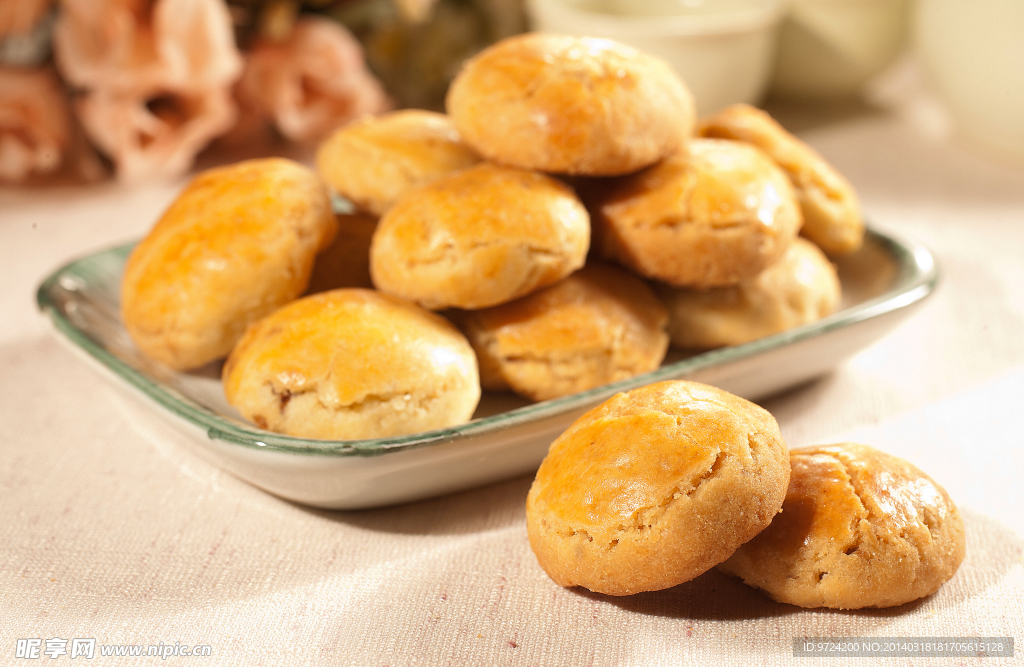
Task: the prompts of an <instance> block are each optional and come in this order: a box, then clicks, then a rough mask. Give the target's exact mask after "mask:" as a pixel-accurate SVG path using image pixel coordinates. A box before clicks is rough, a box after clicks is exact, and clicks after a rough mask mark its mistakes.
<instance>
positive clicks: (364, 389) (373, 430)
mask: <svg viewBox="0 0 1024 667" xmlns="http://www.w3.org/2000/svg"><path fill="white" fill-rule="evenodd" d="M223 377H224V393H225V395H226V396H227V399H228V402H229V403H231V405H234V406H235V407H236V408H238V410H239V412H241V413H242V415H243V416H245V418H246V419H248V420H250V421H252V422H253V423H255V424H256V425H257V426H259V427H260V428H264V429H269V430H271V431H277V432H279V433H286V434H289V435H295V436H300V437H303V438H318V439H326V440H358V439H365V438H380V437H386V436H393V435H403V434H408V433H416V432H419V431H427V430H430V429H435V428H442V427H446V426H453V425H455V424H461V423H463V422H465V421H467V420H468V419H469V418H470V417H471V416H472V414H473V411H474V410H475V409H476V404H477V402H478V400H479V399H480V379H479V375H478V373H477V364H476V357H475V356H474V354H473V349H472V348H471V347H470V346H469V343H468V342H467V341H466V339H465V337H464V336H463V335H462V334H461V333H459V331H458V329H456V328H455V327H454V326H452V325H451V324H450V323H449V322H448V321H447V320H445V319H444V318H442V317H440V316H439V315H435V314H433V313H431V312H429V311H426V310H423V309H422V308H420V307H418V306H416V305H415V304H412V303H409V302H407V301H403V300H402V299H398V298H396V297H392V296H387V295H384V294H380V293H378V292H374V291H372V290H365V289H339V290H333V291H330V292H321V293H320V294H314V295H312V296H307V297H304V298H302V299H299V300H297V301H294V302H292V303H290V304H288V305H287V306H285V307H284V308H281V309H280V310H278V311H276V312H274V313H272V314H271V315H268V316H267V317H265V318H263V319H262V320H260V321H259V322H257V323H256V324H254V325H253V326H251V327H250V328H249V329H248V331H246V333H245V336H244V337H243V338H242V340H240V341H239V342H238V345H237V346H236V347H235V349H234V350H232V351H231V354H230V356H229V357H228V360H227V363H226V364H225V365H224V374H223Z"/></svg>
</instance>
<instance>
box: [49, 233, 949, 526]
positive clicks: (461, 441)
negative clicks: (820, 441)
mask: <svg viewBox="0 0 1024 667" xmlns="http://www.w3.org/2000/svg"><path fill="white" fill-rule="evenodd" d="M130 250H131V246H130V245H128V246H122V247H118V248H112V249H109V250H105V251H102V252H99V253H96V254H94V255H90V256H88V257H84V258H82V259H79V260H77V261H74V262H72V263H70V264H68V265H67V266H64V267H62V268H61V269H59V270H57V271H56V272H54V273H53V274H52V275H51V276H49V277H48V278H47V279H46V280H45V281H44V282H43V284H42V285H41V286H40V287H39V291H38V293H37V301H38V304H39V308H40V310H41V311H42V312H43V313H45V314H46V315H47V316H48V318H49V321H50V322H51V324H52V325H53V327H54V329H55V330H56V332H57V333H58V336H59V338H61V339H62V340H63V341H65V342H66V343H68V344H69V345H70V346H71V348H72V349H74V350H76V351H77V352H80V353H82V356H83V358H85V359H87V360H89V361H92V362H95V363H94V365H95V366H97V367H98V368H100V369H102V370H103V371H105V372H106V373H107V375H108V376H110V377H112V378H114V379H115V381H116V382H117V383H118V384H120V385H122V386H124V387H128V388H131V389H133V390H135V392H136V393H140V394H141V396H142V398H143V400H144V401H145V402H146V403H148V404H149V405H151V406H152V407H153V408H154V409H155V410H156V411H157V413H159V414H161V415H163V416H164V417H167V418H168V419H169V421H170V423H172V424H173V425H175V426H176V427H177V428H178V429H179V430H181V431H183V432H184V433H185V434H187V435H188V436H190V437H191V438H192V439H194V441H195V442H196V443H197V444H198V445H199V446H200V447H201V448H202V449H203V450H204V451H205V453H206V454H208V455H209V457H211V458H213V459H214V460H216V461H217V462H218V463H219V464H220V465H222V466H223V467H224V468H225V469H226V470H227V471H229V472H231V473H232V474H234V475H236V476H238V477H240V478H241V479H243V480H246V481H248V482H250V483H251V484H254V485H256V486H258V487H260V488H263V489H265V490H267V491H269V492H270V493H273V494H276V495H278V496H281V497H283V498H287V499H289V500H293V501H295V502H299V503H303V504H306V505H313V506H316V507H325V508H333V509H357V508H366V507H377V506H381V505H389V504H394V503H401V502H406V501H411V500H418V499H421V498H427V497H430V496H436V495H440V494H443V493H448V492H451V491H456V490H459V489H464V488H468V487H471V486H476V485H480V484H486V483H489V482H494V481H497V480H500V479H505V478H509V477H513V476H516V475H522V474H526V473H529V472H532V471H533V470H535V469H536V467H537V466H538V465H539V464H540V461H541V459H543V457H544V455H545V453H546V452H547V448H548V445H549V444H550V443H551V441H552V440H554V438H555V437H556V436H557V435H558V434H559V433H561V432H562V431H563V430H565V428H566V427H568V426H569V424H570V423H572V421H573V420H575V419H576V418H577V417H578V416H579V415H581V414H583V413H584V412H585V411H587V410H589V409H590V408H592V407H594V406H595V405H597V404H598V403H600V402H601V401H604V400H605V399H607V398H608V397H609V396H611V395H612V394H614V393H616V392H618V391H624V390H628V389H632V388H634V387H639V386H642V385H645V384H649V383H651V382H655V381H659V380H668V379H676V378H686V379H690V380H698V381H700V382H706V383H708V384H712V385H716V386H718V387H721V388H723V389H726V390H728V391H731V392H733V393H735V394H739V395H740V396H743V397H746V398H748V399H751V400H757V399H759V398H762V397H765V396H767V395H769V394H771V393H774V392H778V391H780V390H783V389H786V388H788V387H791V386H794V385H796V384H799V383H801V382H805V381H807V380H810V379H812V378H814V377H817V376H819V375H821V374H823V373H826V372H827V371H829V370H831V369H832V368H834V367H835V366H837V365H838V364H840V363H842V362H843V361H844V360H845V359H847V358H848V357H850V356H851V355H853V354H854V353H855V352H857V351H859V350H861V349H863V348H864V347H866V346H867V345H869V344H870V343H872V342H874V341H875V340H877V339H878V338H880V337H881V336H883V335H884V334H885V333H887V332H888V331H889V330H890V329H892V328H893V327H894V326H895V325H896V324H897V323H898V322H899V321H901V320H902V319H903V318H905V317H906V316H907V315H909V314H910V313H911V312H912V311H913V310H914V309H915V307H916V306H918V305H920V304H921V302H922V301H923V300H924V299H925V298H926V297H927V296H928V295H929V294H930V293H931V292H932V291H933V290H934V288H935V286H936V284H937V281H938V271H937V267H936V265H935V262H934V259H933V257H932V255H931V254H930V253H929V252H928V250H927V249H925V248H924V247H922V246H921V245H919V244H917V243H914V242H912V241H908V240H905V239H899V238H896V237H894V236H891V235H889V234H884V233H881V232H878V231H869V233H868V235H867V239H866V242H865V244H864V247H863V248H862V249H861V250H860V251H858V252H857V253H855V254H853V255H851V256H848V257H844V258H842V259H841V260H840V261H839V262H838V267H839V275H840V280H841V281H842V284H843V289H844V303H843V308H842V310H840V311H839V312H837V313H835V314H833V315H831V316H829V317H826V318H824V319H822V320H819V321H817V322H814V323H812V324H808V325H805V326H801V327H798V328H795V329H791V330H789V331H786V332H784V333H781V334H777V335H774V336H769V337H767V338H762V339H760V340H757V341H754V342H752V343H748V344H745V345H738V346H734V347H728V348H721V349H718V350H713V351H711V352H706V353H703V354H698V355H695V356H689V357H686V358H680V357H679V355H676V356H675V357H671V358H670V359H669V360H667V361H666V362H665V363H664V364H663V365H662V366H661V368H659V369H658V370H656V371H653V372H651V373H647V374H644V375H641V376H638V377H635V378H631V379H629V380H623V381H620V382H616V383H614V384H610V385H607V386H604V387H600V388H597V389H593V390H590V391H586V392H582V393H579V394H574V395H572V396H566V397H563V398H558V399H554V400H550V401H544V402H542V403H533V404H527V403H526V402H525V401H523V400H522V399H518V398H515V397H513V396H511V395H506V394H485V396H484V398H483V399H482V400H481V404H480V408H479V409H478V410H477V414H476V415H475V417H474V419H473V420H472V421H470V422H469V423H467V424H464V425H461V426H456V427H454V428H447V429H441V430H436V431H429V432H426V433H420V434H416V435H411V436H402V437H391V438H380V439H376V440H356V441H322V440H307V439H303V438H294V437H289V436H284V435H279V434H276V433H270V432H267V431H261V430H259V429H257V428H255V427H254V426H252V425H250V424H247V423H245V422H244V421H243V420H242V419H241V418H240V417H239V415H238V413H237V412H236V411H235V410H234V409H233V408H232V407H231V406H229V405H228V404H227V402H226V401H225V400H224V396H223V393H222V391H221V386H220V381H219V368H216V367H210V368H206V369H202V370H200V371H198V372H192V373H176V372H174V371H171V370H169V369H167V368H165V367H163V366H160V365H159V364H156V363H154V362H152V361H150V360H149V359H147V358H146V357H144V356H143V355H142V354H141V353H140V352H139V351H138V350H137V349H136V348H135V346H134V345H133V344H132V341H131V339H130V338H129V337H128V334H127V333H126V332H125V330H124V327H123V326H122V325H121V321H120V316H119V303H118V302H119V297H118V293H119V286H120V282H121V271H122V268H123V265H124V262H125V259H126V258H127V256H128V253H129V252H130Z"/></svg>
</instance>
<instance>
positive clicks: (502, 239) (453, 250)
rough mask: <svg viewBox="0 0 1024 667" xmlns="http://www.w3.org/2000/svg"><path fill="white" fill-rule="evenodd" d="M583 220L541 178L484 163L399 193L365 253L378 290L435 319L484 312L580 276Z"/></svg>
mask: <svg viewBox="0 0 1024 667" xmlns="http://www.w3.org/2000/svg"><path fill="white" fill-rule="evenodd" d="M589 247H590V218H589V216H588V214H587V211H586V209H585V208H584V207H583V204H581V203H580V201H579V200H578V199H577V198H576V195H575V193H574V192H573V191H572V189H571V188H569V187H568V186H567V185H565V184H564V183H562V182H560V181H558V180H556V179H554V178H551V177H550V176H546V175H544V174H541V173H538V172H534V171H528V170H524V169H516V168H512V167H503V166H499V165H494V164H490V163H483V164H479V165H475V166H473V167H469V168H468V169H464V170H462V171H458V172H455V173H452V174H449V175H448V176H445V177H442V178H440V179H438V180H436V181H434V182H432V183H430V184H428V185H425V186H422V187H420V188H416V189H414V190H411V191H410V192H408V193H406V194H405V195H404V196H403V197H401V198H400V199H399V200H398V202H396V203H395V205H394V206H392V207H391V208H390V209H389V210H388V212H387V213H385V214H384V216H383V217H382V218H381V219H380V221H379V222H378V224H377V229H376V231H375V232H374V234H373V241H372V242H371V244H370V274H371V276H372V277H373V283H374V285H375V286H376V287H377V289H379V290H381V291H383V292H388V293H390V294H395V295H398V296H401V297H403V298H405V299H409V300H410V301H415V302H416V303H419V304H420V305H422V306H424V307H425V308H430V309H432V310H435V309H442V308H466V309H476V308H486V307H488V306H494V305H497V304H499V303H504V302H506V301H511V300H513V299H516V298H518V297H521V296H524V295H526V294H529V293H530V292H532V291H534V290H536V289H539V288H541V287H544V286H546V285H550V284H552V283H554V282H557V281H558V280H561V279H562V278H565V277H566V276H568V275H569V274H570V273H572V272H573V271H575V270H576V269H579V268H580V267H582V266H583V263H584V261H585V260H586V255H587V250H588V249H589Z"/></svg>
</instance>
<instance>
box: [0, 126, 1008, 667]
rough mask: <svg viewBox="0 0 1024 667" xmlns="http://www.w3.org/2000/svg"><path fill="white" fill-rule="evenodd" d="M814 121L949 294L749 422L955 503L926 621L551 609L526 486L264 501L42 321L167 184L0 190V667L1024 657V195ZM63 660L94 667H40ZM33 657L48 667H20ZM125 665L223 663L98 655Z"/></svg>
mask: <svg viewBox="0 0 1024 667" xmlns="http://www.w3.org/2000/svg"><path fill="white" fill-rule="evenodd" d="M812 120H814V122H813V123H810V122H808V123H804V124H802V125H801V124H796V123H792V124H791V123H789V122H785V121H784V124H785V125H787V126H792V127H794V128H796V129H798V131H799V132H800V133H801V135H802V136H804V137H806V138H807V140H808V141H809V142H811V143H812V145H814V146H815V147H816V148H818V149H819V150H820V151H821V152H822V153H823V154H825V155H826V157H828V158H829V159H830V160H832V161H833V162H834V163H835V164H836V166H837V167H838V168H839V169H840V170H841V171H843V172H844V173H845V174H846V175H847V176H848V177H849V179H850V180H851V182H853V183H854V184H855V185H856V187H857V188H858V190H859V192H860V195H861V198H862V200H863V202H864V206H865V210H866V211H867V213H868V216H869V221H870V222H871V223H872V224H876V225H878V226H882V227H884V228H886V229H887V230H891V231H893V232H896V233H901V234H906V235H908V236H911V237H913V238H915V239H918V240H920V241H922V242H923V243H925V245H927V246H928V247H929V248H930V249H931V250H932V251H933V252H934V254H935V255H936V256H937V258H938V260H939V266H940V268H941V271H942V281H941V284H940V286H939V288H938V290H937V292H936V293H935V294H934V295H933V296H932V297H930V298H929V299H928V300H927V301H926V302H925V304H924V305H923V306H922V307H921V309H920V310H918V311H917V312H916V313H915V314H914V315H913V316H912V317H911V318H910V319H909V320H907V321H906V322H905V323H904V324H902V325H901V326H900V327H899V328H897V329H895V330H894V331H892V332H891V333H890V334H888V335H887V336H886V337H885V338H884V339H882V340H881V341H879V342H878V343H876V344H874V345H872V346H871V347H869V348H868V349H866V350H864V351H863V352H861V353H859V354H857V355H856V356H855V357H853V358H852V359H850V360H849V361H847V362H845V363H843V364H841V365H840V366H839V367H838V368H837V369H836V370H835V371H834V372H832V373H830V374H828V375H826V376H824V377H823V378H821V379H819V380H816V381H814V382H811V383H808V384H806V385H804V386H801V387H797V388H794V389H791V390H789V391H786V392H784V393H782V394H780V395H778V396H774V397H771V398H770V399H768V400H765V401H763V402H762V403H763V405H764V406H765V407H766V408H767V409H769V410H770V411H771V412H772V413H773V414H774V415H775V416H776V418H777V419H778V421H779V423H780V426H781V429H782V433H783V436H784V437H785V439H786V440H787V442H788V443H789V445H790V446H791V447H800V446H805V445H812V444H820V443H827V442H835V441H841V440H856V441H860V442H865V443H866V444H870V445H873V446H876V447H878V448H880V449H883V450H885V451H889V452H891V453H893V454H896V455H898V456H903V457H905V458H907V459H909V460H910V461H912V462H913V463H915V464H916V465H918V466H919V467H920V468H921V469H922V470H924V471H925V472H926V473H928V474H929V475H931V476H932V477H934V478H935V479H936V481H938V482H939V483H940V484H943V485H944V486H945V487H946V488H947V489H948V490H949V491H950V494H951V496H952V497H953V499H954V501H955V502H957V504H958V505H959V507H960V508H961V510H962V511H963V514H964V518H965V522H966V529H967V557H966V560H965V562H964V564H963V565H962V567H961V568H960V570H959V571H958V572H957V574H956V575H955V576H954V577H953V579H952V580H950V581H949V582H948V583H947V584H945V585H944V586H943V587H942V588H941V589H940V590H939V591H938V593H936V594H935V595H933V596H930V597H928V598H925V599H923V600H919V601H917V602H913V603H910V604H907V605H904V606H902V607H899V608H895V609H883V610H861V611H831V610H803V609H799V608H797V607H793V606H790V605H782V604H777V603H775V602H772V601H771V600H769V599H768V598H766V597H764V596H763V595H761V594H760V593H759V592H757V591H755V590H753V589H751V588H748V587H747V586H745V585H743V584H742V583H741V582H739V581H738V580H736V579H732V578H729V577H726V576H724V575H721V574H719V573H717V572H715V571H711V572H708V573H706V574H704V575H702V576H700V577H698V578H697V579H695V580H693V581H691V582H688V583H685V584H682V585H680V586H677V587H675V588H672V589H669V590H666V591H659V592H652V593H644V594H640V595H635V596H629V597H622V598H614V597H608V596H602V595H596V594H592V593H588V592H586V591H583V590H579V589H563V588H560V587H558V586H556V585H554V584H553V583H552V582H551V581H550V579H548V577H547V576H546V575H545V574H544V572H543V571H542V570H541V569H540V567H539V566H538V564H537V561H536V559H535V558H534V556H533V554H532V552H531V551H530V547H529V544H528V541H527V537H526V530H525V517H524V512H525V510H524V505H525V499H526V494H527V491H528V489H529V485H530V482H531V479H530V477H529V476H526V477H520V478H517V479H511V480H508V481H504V482H501V483H497V484H493V485H490V486H487V487H483V488H476V489H470V490H467V491H463V492H460V493H455V494H452V495H448V496H444V497H440V498H433V499H428V500H424V501H420V502H416V503H410V504H406V505H401V506H397V507H388V508H381V509H373V510H365V511H357V512H340V511H324V510H316V509H310V508H306V507H303V506H300V505H297V504H294V503H290V502H287V501H284V500H281V499H279V498H276V497H274V496H272V495H270V494H268V493H266V492H264V491H261V490H259V489H257V488H254V487H252V486H250V485H248V484H246V483H244V482H242V481H240V480H238V479H236V478H234V477H232V476H231V475H229V474H227V473H226V472H224V471H223V470H222V469H221V468H220V467H218V466H217V465H215V464H214V463H211V462H209V461H208V460H207V458H206V456H205V455H204V453H203V452H204V443H203V442H202V441H194V440H190V439H188V438H186V437H184V436H182V435H180V434H179V432H178V431H176V430H174V429H173V428H171V427H170V426H169V425H168V424H167V423H165V421H164V420H163V418H162V417H161V416H160V415H159V412H158V411H157V410H155V409H154V408H153V407H152V406H151V405H149V404H147V403H146V402H145V401H144V400H141V399H139V398H138V397H136V396H134V395H132V394H130V393H126V392H124V391H123V390H122V389H121V388H120V387H119V386H118V385H117V384H116V383H114V382H112V381H109V380H108V379H106V378H104V377H103V375H102V374H101V373H98V372H97V370H96V369H95V368H93V367H92V366H91V365H90V364H88V363H84V362H83V359H82V358H81V357H80V356H79V355H76V354H74V353H73V352H72V351H70V350H69V349H67V348H66V347H64V346H63V345H62V344H61V343H60V342H59V340H58V337H57V336H55V335H53V333H52V332H50V331H48V330H47V327H46V325H45V324H44V320H43V318H41V317H40V316H39V314H38V313H37V312H36V310H35V305H34V303H33V301H32V296H33V293H34V289H35V288H36V286H37V285H38V282H39V280H41V279H42V277H43V276H45V275H47V274H48V273H49V272H51V271H52V270H53V269H54V268H56V267H57V266H59V265H61V264H63V263H65V262H67V261H68V260H69V259H71V258H73V257H76V256H81V255H83V254H86V253H88V252H91V251H94V250H96V249H100V248H105V247H110V246H113V245H115V244H119V243H123V242H125V241H127V240H130V239H132V238H137V237H139V236H141V235H142V234H143V233H145V231H146V230H147V229H148V228H149V226H150V225H151V224H152V223H153V221H154V220H155V219H156V217H157V216H158V215H159V213H160V211H161V210H163V208H164V207H165V206H166V205H167V203H168V202H169V201H170V200H171V198H172V197H173V195H174V193H175V192H176V190H177V188H179V187H180V185H181V184H180V183H179V184H162V185H160V184H158V185H152V186H146V187H141V188H132V189H128V188H125V187H123V186H115V185H112V184H111V185H100V186H93V187H92V188H54V189H50V190H45V189H43V190H0V239H3V242H2V243H0V267H3V270H4V274H3V275H4V281H3V283H2V287H0V433H2V437H0V610H2V612H3V613H0V665H29V664H51V662H52V664H54V665H59V664H62V662H63V661H65V660H67V661H69V664H81V663H83V662H84V664H90V665H91V664H96V665H129V664H130V665H185V664H196V665H231V666H236V665H268V666H277V665H282V666H293V665H302V666H305V665H325V666H326V665H354V666H360V667H361V666H383V665H390V666H403V665H458V666H462V665H468V666H476V665H480V666H485V667H486V666H491V665H523V666H534V665H555V666H562V665H566V666H585V665H600V666H620V665H637V666H642V667H657V666H661V665H666V666H668V665H673V666H674V665H689V664H693V665H697V664H700V665H707V664H711V665H716V666H719V665H720V666H722V667H727V666H732V665H737V666H738V665H744V666H746V665H752V664H757V665H771V666H774V665H794V664H795V665H812V664H814V665H816V664H823V662H822V661H821V660H815V659H809V658H801V657H794V655H793V639H794V638H804V637H894V638H909V637H975V636H982V637H1013V638H1015V639H1016V641H1017V642H1018V643H1019V642H1020V641H1022V640H1024V627H1022V625H1024V623H1022V619H1024V538H1022V536H1024V496H1022V495H1021V494H1020V492H1019V480H1020V479H1021V476H1022V475H1024V450H1022V448H1021V446H1020V437H1019V428H1018V427H1017V426H1016V423H1017V419H1018V418H1017V417H1016V415H1017V413H1018V412H1019V408H1018V406H1019V405H1020V404H1021V403H1022V402H1024V337H1022V336H1021V335H1020V332H1021V331H1022V330H1024V290H1021V289H1020V286H1021V285H1024V262H1021V257H1024V224H1021V223H1022V221H1024V170H1019V169H1014V168H1012V167H1005V166H1002V165H999V164H998V163H996V162H993V161H988V160H986V159H985V158H984V157H981V156H978V155H976V154H974V153H972V152H971V151H970V150H968V149H967V148H965V147H963V146H960V145H959V144H957V143H955V142H952V141H946V142H942V141H936V140H935V139H934V138H932V137H929V136H927V135H925V134H922V133H921V132H919V131H918V130H919V128H918V127H917V126H916V125H914V124H913V123H912V122H911V121H910V120H908V119H907V118H905V117H903V116H901V115H899V114H896V113H892V114H885V113H879V112H878V111H877V110H869V111H865V110H864V109H856V108H855V109H853V110H852V111H851V112H849V114H848V115H844V116H837V117H831V118H829V117H816V118H815V119H812ZM75 639H78V640H90V639H91V640H95V644H96V655H95V657H93V658H91V659H88V658H85V659H84V660H83V659H82V658H81V657H79V658H75V659H74V661H72V659H71V658H70V655H69V654H63V655H61V654H59V653H55V655H56V656H57V657H54V658H50V657H48V655H47V654H46V653H43V652H42V651H44V650H45V649H46V648H47V647H48V643H47V640H57V641H54V642H53V643H52V644H51V646H52V648H54V649H59V648H60V647H61V644H60V641H66V644H65V646H66V648H67V649H68V651H69V652H70V649H71V646H72V644H71V642H72V641H73V640H75ZM19 640H21V641H20V642H19ZM28 640H36V641H38V642H39V643H38V644H35V646H36V647H37V648H38V649H39V650H40V654H39V655H40V657H39V658H38V659H31V658H21V657H18V655H19V654H18V651H19V647H20V648H21V650H22V651H23V653H24V651H26V650H27V647H28V646H29V644H28V643H27V642H28ZM125 645H137V646H150V645H157V646H161V647H165V646H172V647H181V646H187V647H190V648H191V647H195V646H208V647H209V648H210V651H211V655H209V656H208V657H184V656H172V657H169V658H167V659H164V658H162V657H155V656H153V657H131V658H129V657H121V658H118V657H112V656H106V657H105V656H102V655H100V649H101V648H102V647H112V646H125ZM1021 651H1022V648H1021V647H1020V646H1017V647H1016V657H1015V658H984V659H981V658H957V659H940V660H928V659H920V658H882V659H879V658H874V659H864V658H851V659H849V660H844V661H839V662H841V663H842V664H851V665H866V664H872V665H875V664H879V665H922V664H941V665H962V664H982V665H1002V664H1020V655H1021ZM834 662H835V661H829V662H828V663H827V664H834Z"/></svg>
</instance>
